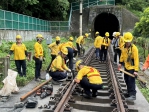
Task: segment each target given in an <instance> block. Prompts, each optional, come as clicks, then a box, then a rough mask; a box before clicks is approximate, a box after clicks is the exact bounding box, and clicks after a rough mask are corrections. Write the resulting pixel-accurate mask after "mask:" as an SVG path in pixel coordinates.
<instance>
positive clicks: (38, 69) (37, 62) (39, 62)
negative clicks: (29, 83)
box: [35, 58, 42, 79]
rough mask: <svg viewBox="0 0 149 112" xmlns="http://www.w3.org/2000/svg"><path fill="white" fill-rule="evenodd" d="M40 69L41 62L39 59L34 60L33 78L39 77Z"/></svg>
mask: <svg viewBox="0 0 149 112" xmlns="http://www.w3.org/2000/svg"><path fill="white" fill-rule="evenodd" d="M41 68H42V61H40V60H39V58H35V78H36V79H37V78H39V77H40V70H41Z"/></svg>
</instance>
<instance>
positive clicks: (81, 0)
mask: <svg viewBox="0 0 149 112" xmlns="http://www.w3.org/2000/svg"><path fill="white" fill-rule="evenodd" d="M82 3H83V0H80V36H81V35H82Z"/></svg>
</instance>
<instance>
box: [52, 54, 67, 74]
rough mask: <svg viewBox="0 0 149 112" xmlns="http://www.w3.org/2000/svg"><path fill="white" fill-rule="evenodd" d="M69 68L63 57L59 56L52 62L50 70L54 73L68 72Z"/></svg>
mask: <svg viewBox="0 0 149 112" xmlns="http://www.w3.org/2000/svg"><path fill="white" fill-rule="evenodd" d="M68 69H69V68H68V67H67V66H66V64H65V60H64V59H63V58H62V57H61V55H57V57H56V58H55V59H54V60H53V61H52V64H51V67H50V70H51V71H52V72H55V71H64V70H68Z"/></svg>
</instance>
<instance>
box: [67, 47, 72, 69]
mask: <svg viewBox="0 0 149 112" xmlns="http://www.w3.org/2000/svg"><path fill="white" fill-rule="evenodd" d="M67 49H68V55H67V57H68V59H69V68H70V69H71V70H72V69H73V49H72V48H70V47H67Z"/></svg>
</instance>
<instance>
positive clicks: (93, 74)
mask: <svg viewBox="0 0 149 112" xmlns="http://www.w3.org/2000/svg"><path fill="white" fill-rule="evenodd" d="M83 76H87V78H88V79H89V82H90V83H92V84H102V79H101V76H100V73H99V71H98V70H97V69H95V68H93V67H90V66H84V67H83V68H82V69H81V70H79V72H78V74H77V77H76V79H78V80H82V78H83Z"/></svg>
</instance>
